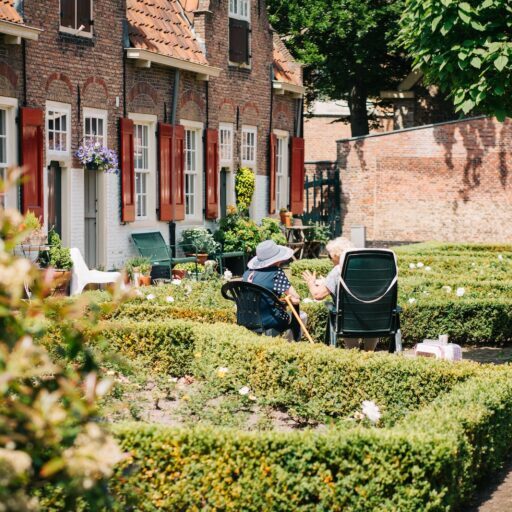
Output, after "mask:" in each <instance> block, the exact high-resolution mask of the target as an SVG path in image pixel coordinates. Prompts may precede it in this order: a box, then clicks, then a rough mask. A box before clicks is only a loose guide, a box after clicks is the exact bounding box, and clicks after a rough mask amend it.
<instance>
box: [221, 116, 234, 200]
mask: <svg viewBox="0 0 512 512" xmlns="http://www.w3.org/2000/svg"><path fill="white" fill-rule="evenodd" d="M223 131H225V132H229V133H230V137H231V148H230V155H229V158H222V144H221V140H222V132H223ZM234 150H235V130H234V126H233V123H219V167H220V169H222V168H224V169H228V172H227V176H226V204H227V205H234V204H235V203H236V194H235V169H234ZM220 169H219V170H220ZM219 187H220V183H219ZM219 192H220V191H219ZM219 197H220V196H219Z"/></svg>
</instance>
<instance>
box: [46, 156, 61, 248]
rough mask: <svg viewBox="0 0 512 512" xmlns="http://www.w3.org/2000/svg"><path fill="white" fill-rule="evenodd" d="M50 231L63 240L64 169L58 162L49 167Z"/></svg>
mask: <svg viewBox="0 0 512 512" xmlns="http://www.w3.org/2000/svg"><path fill="white" fill-rule="evenodd" d="M48 230H53V231H55V232H56V233H57V234H58V235H59V236H60V238H61V239H62V169H61V168H60V166H59V164H58V163H57V162H51V163H50V166H49V167H48Z"/></svg>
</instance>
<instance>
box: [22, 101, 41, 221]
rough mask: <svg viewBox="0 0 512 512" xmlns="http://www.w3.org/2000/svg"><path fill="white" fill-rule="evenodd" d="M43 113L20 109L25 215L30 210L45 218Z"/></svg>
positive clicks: (30, 109)
mask: <svg viewBox="0 0 512 512" xmlns="http://www.w3.org/2000/svg"><path fill="white" fill-rule="evenodd" d="M43 122H44V121H43V111H42V110H40V109H35V108H20V126H21V165H22V166H23V167H24V169H25V177H24V182H23V186H22V188H21V203H22V207H23V213H27V212H28V211H29V210H30V211H31V212H33V213H34V215H36V216H37V217H39V218H40V219H42V218H43V217H44V198H43V191H44V184H43V166H44V164H43Z"/></svg>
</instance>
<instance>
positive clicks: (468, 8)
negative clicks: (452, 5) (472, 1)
mask: <svg viewBox="0 0 512 512" xmlns="http://www.w3.org/2000/svg"><path fill="white" fill-rule="evenodd" d="M459 9H460V10H462V11H465V12H467V13H471V12H472V11H471V5H469V4H468V3H467V2H461V3H460V4H459Z"/></svg>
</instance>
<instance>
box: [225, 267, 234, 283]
mask: <svg viewBox="0 0 512 512" xmlns="http://www.w3.org/2000/svg"><path fill="white" fill-rule="evenodd" d="M232 277H233V273H232V272H230V271H229V270H225V271H224V279H225V280H226V281H229V280H230V279H231V278H232Z"/></svg>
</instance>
